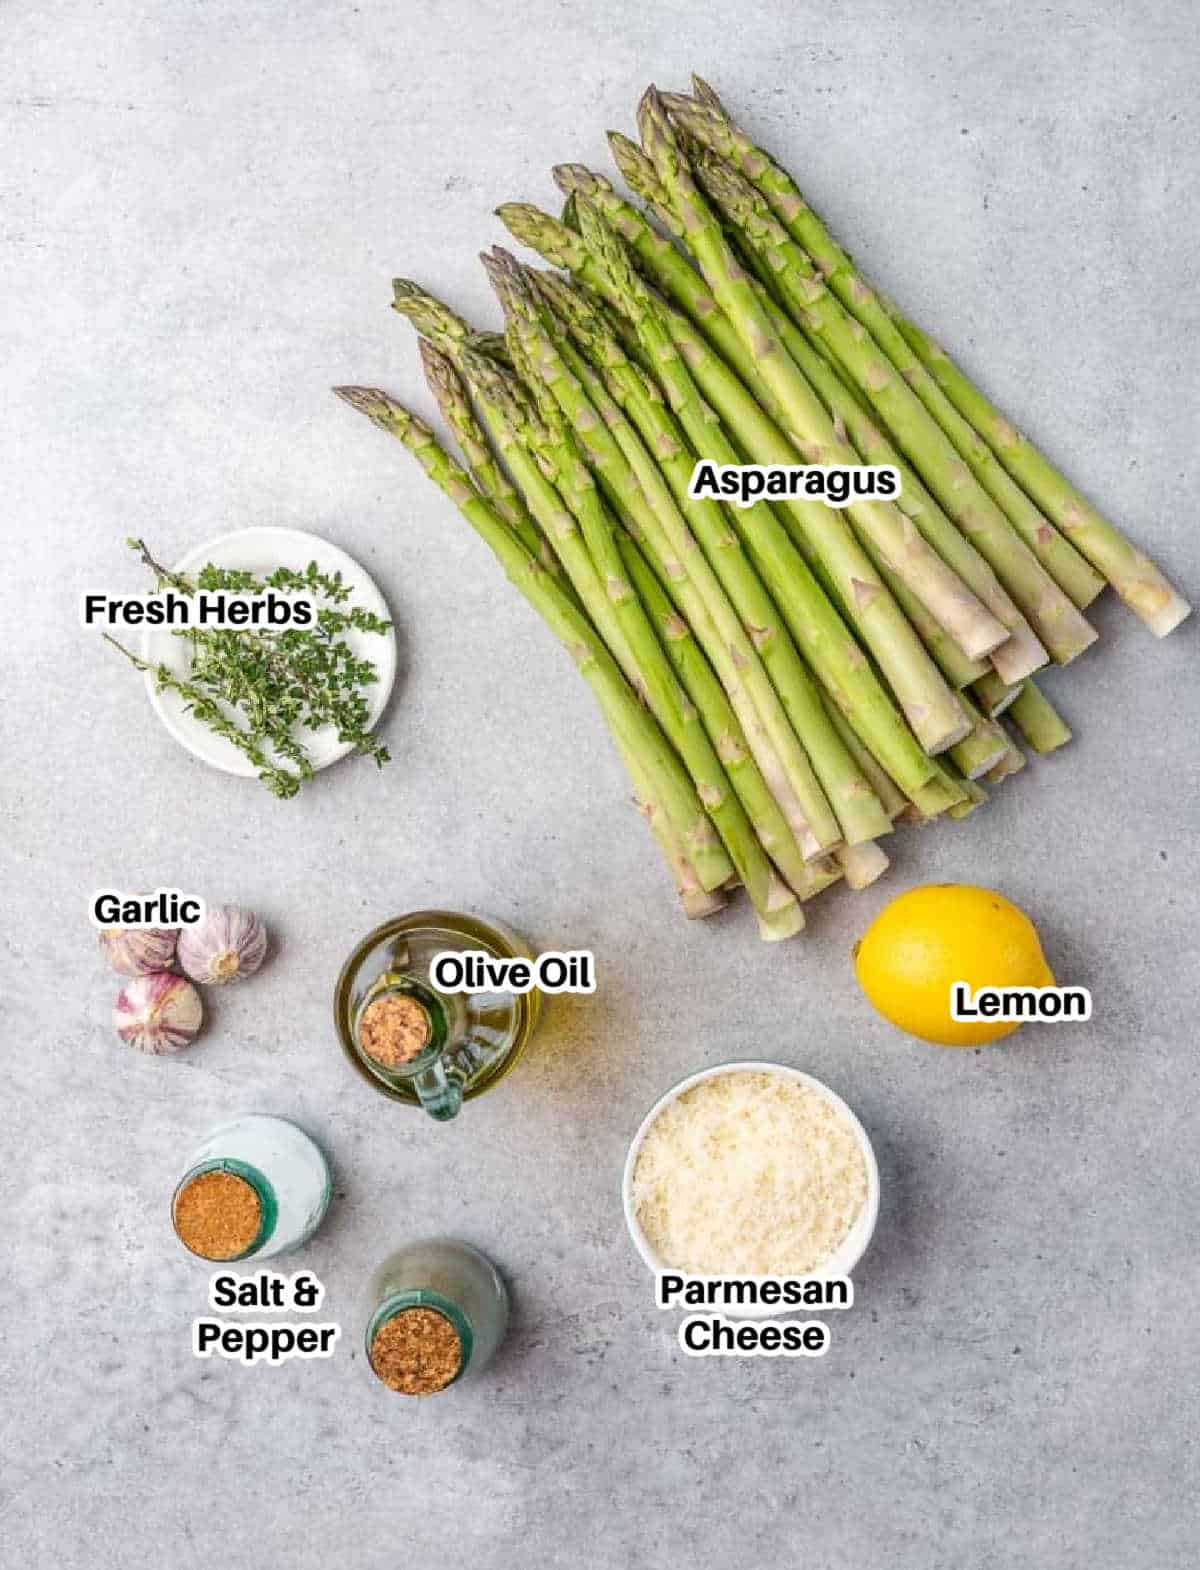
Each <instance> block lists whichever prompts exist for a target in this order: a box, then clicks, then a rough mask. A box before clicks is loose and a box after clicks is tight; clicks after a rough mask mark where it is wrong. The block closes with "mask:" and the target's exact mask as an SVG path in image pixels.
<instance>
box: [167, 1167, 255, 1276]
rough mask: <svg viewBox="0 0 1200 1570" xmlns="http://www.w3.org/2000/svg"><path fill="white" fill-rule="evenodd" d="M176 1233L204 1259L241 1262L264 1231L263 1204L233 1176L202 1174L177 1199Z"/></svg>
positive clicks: (242, 1179) (189, 1247) (191, 1181)
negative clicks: (238, 1259)
mask: <svg viewBox="0 0 1200 1570" xmlns="http://www.w3.org/2000/svg"><path fill="white" fill-rule="evenodd" d="M173 1219H174V1222H175V1233H176V1236H177V1237H178V1238H179V1241H180V1242H181V1243H182V1244H183V1246H184V1247H185V1248H187V1249H190V1250H191V1252H192V1253H193V1254H199V1256H200V1258H201V1259H237V1258H238V1257H239V1256H240V1255H242V1254H244V1253H245V1252H246V1250H247V1249H249V1248H251V1247H252V1246H253V1244H254V1241H255V1239H256V1238H257V1237H258V1234H259V1231H260V1229H261V1227H262V1221H263V1209H262V1200H261V1199H260V1198H259V1196H258V1192H257V1190H256V1189H255V1188H254V1187H253V1185H252V1184H250V1183H248V1182H247V1181H246V1179H245V1178H242V1177H238V1176H237V1175H236V1174H235V1173H233V1172H201V1173H198V1174H197V1176H196V1177H194V1178H191V1179H189V1181H188V1182H186V1183H185V1184H184V1185H183V1187H182V1188H181V1189H180V1190H179V1192H178V1193H177V1194H176V1196H175V1204H174V1209H173Z"/></svg>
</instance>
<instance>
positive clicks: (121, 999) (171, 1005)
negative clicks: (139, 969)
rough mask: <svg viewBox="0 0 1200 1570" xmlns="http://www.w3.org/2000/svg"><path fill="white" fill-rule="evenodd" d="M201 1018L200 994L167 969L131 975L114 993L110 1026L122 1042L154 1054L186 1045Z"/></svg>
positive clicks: (194, 1032) (193, 1035) (175, 1050)
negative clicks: (129, 979) (144, 974)
mask: <svg viewBox="0 0 1200 1570" xmlns="http://www.w3.org/2000/svg"><path fill="white" fill-rule="evenodd" d="M203 1018H204V1006H203V1005H202V1003H201V1002H200V994H199V993H198V992H197V991H196V989H195V987H193V986H192V984H191V982H190V981H185V980H184V978H183V977H182V976H176V975H175V974H174V973H173V972H172V971H169V970H155V971H151V972H150V974H149V975H146V976H134V977H133V979H132V980H131V981H127V982H126V983H125V985H124V986H123V987H122V988H121V990H120V992H119V993H118V994H117V1002H116V1006H115V1007H114V1009H113V1026H114V1028H115V1029H116V1032H117V1035H118V1036H120V1038H121V1040H122V1041H123V1042H124V1043H125V1044H126V1046H129V1047H135V1048H136V1049H137V1051H139V1052H151V1053H154V1054H155V1055H156V1056H158V1055H161V1054H162V1053H167V1052H179V1051H181V1050H182V1049H183V1048H184V1047H187V1046H190V1045H191V1044H192V1042H193V1041H194V1040H195V1039H196V1035H197V1033H198V1031H199V1029H200V1022H201V1020H202V1019H203Z"/></svg>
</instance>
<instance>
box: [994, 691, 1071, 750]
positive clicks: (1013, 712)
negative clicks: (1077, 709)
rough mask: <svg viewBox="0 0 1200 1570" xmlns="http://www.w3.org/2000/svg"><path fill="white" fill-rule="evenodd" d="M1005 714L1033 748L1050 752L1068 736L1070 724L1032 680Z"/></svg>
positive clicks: (1067, 739)
mask: <svg viewBox="0 0 1200 1570" xmlns="http://www.w3.org/2000/svg"><path fill="white" fill-rule="evenodd" d="M1008 717H1009V719H1010V720H1011V721H1012V723H1013V724H1014V725H1015V726H1016V727H1017V729H1018V730H1019V731H1020V732H1021V735H1022V736H1024V738H1025V740H1026V741H1027V742H1028V743H1029V745H1030V746H1031V747H1032V748H1033V750H1034V752H1039V753H1046V752H1053V751H1054V750H1055V749H1056V748H1057V747H1065V746H1066V744H1067V742H1069V741H1070V739H1071V727H1070V726H1069V725H1068V724H1067V722H1066V720H1064V719H1063V717H1062V715H1061V714H1060V713H1059V712H1058V710H1057V709H1056V708H1055V707H1054V705H1053V704H1052V703H1051V702H1050V699H1049V698H1047V697H1046V695H1045V693H1043V692H1040V691H1039V690H1038V688H1037V687H1035V686H1034V684H1033V682H1031V681H1027V682H1026V683H1025V686H1024V687H1023V688H1022V690H1021V694H1020V696H1019V697H1018V698H1017V700H1016V702H1015V703H1013V704H1012V706H1011V707H1010V708H1009V711H1008Z"/></svg>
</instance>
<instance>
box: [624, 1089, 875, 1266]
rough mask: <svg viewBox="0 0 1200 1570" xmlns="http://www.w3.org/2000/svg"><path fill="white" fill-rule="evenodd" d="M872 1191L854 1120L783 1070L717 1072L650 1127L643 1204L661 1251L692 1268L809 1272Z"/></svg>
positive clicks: (642, 1214)
mask: <svg viewBox="0 0 1200 1570" xmlns="http://www.w3.org/2000/svg"><path fill="white" fill-rule="evenodd" d="M866 1197H867V1167H866V1162H865V1160H864V1159H863V1153H862V1147H861V1145H860V1143H859V1140H858V1136H857V1134H856V1132H855V1130H854V1129H853V1128H852V1127H851V1125H850V1124H849V1123H848V1122H847V1121H846V1119H845V1118H844V1117H843V1116H842V1114H841V1112H839V1111H838V1109H837V1108H836V1107H835V1106H834V1105H833V1103H832V1102H831V1101H830V1100H829V1099H828V1097H826V1096H824V1095H822V1094H821V1093H820V1092H819V1091H817V1090H813V1089H812V1088H811V1087H809V1086H808V1085H805V1084H802V1083H801V1082H800V1081H799V1080H794V1079H789V1078H785V1077H784V1076H783V1075H781V1074H765V1073H762V1072H761V1071H756V1070H747V1071H745V1072H736V1071H735V1072H733V1073H729V1074H717V1075H714V1076H713V1077H712V1078H711V1079H706V1080H702V1081H701V1082H700V1084H698V1085H695V1086H693V1088H692V1089H691V1090H688V1091H685V1092H684V1093H683V1095H682V1096H679V1097H678V1098H677V1099H676V1100H675V1101H673V1102H671V1103H669V1104H668V1105H667V1106H666V1107H664V1109H663V1110H662V1112H661V1113H660V1114H659V1115H658V1117H657V1118H655V1120H654V1122H653V1123H652V1124H651V1125H650V1127H649V1129H648V1130H647V1131H646V1136H645V1138H644V1139H643V1141H642V1145H641V1148H640V1150H639V1151H638V1158H637V1162H636V1164H635V1166H634V1171H633V1206H634V1213H635V1215H636V1216H637V1219H638V1223H639V1224H640V1226H641V1228H642V1231H643V1232H644V1233H645V1236H646V1241H647V1242H648V1243H649V1245H650V1247H651V1248H652V1249H653V1250H654V1253H655V1254H656V1255H657V1257H658V1259H659V1261H660V1262H661V1263H662V1264H663V1265H664V1266H666V1267H668V1268H670V1269H672V1270H681V1271H684V1272H686V1273H688V1274H692V1275H713V1276H719V1275H763V1276H767V1275H771V1276H802V1275H808V1274H810V1273H811V1272H813V1271H815V1270H817V1269H819V1268H820V1266H821V1265H822V1263H823V1262H824V1261H825V1260H827V1259H828V1258H829V1257H830V1255H831V1254H832V1253H833V1252H834V1250H835V1249H836V1248H837V1247H838V1246H839V1245H840V1244H841V1243H842V1242H843V1241H844V1239H845V1238H846V1236H847V1235H848V1233H849V1232H850V1229H851V1227H852V1226H853V1225H854V1223H855V1221H856V1220H857V1219H858V1216H859V1213H860V1212H861V1210H862V1208H863V1204H864V1203H865V1201H866Z"/></svg>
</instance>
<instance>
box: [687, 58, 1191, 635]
mask: <svg viewBox="0 0 1200 1570" xmlns="http://www.w3.org/2000/svg"><path fill="white" fill-rule="evenodd" d="M694 85H695V88H696V92H697V98H698V100H699V103H698V104H695V105H693V104H692V102H691V101H689V100H687V99H676V98H672V99H671V100H670V106H671V108H672V112H673V113H676V114H678V116H679V117H680V119H681V121H682V122H683V123H684V124H686V125H687V126H688V128H689V129H690V130H691V131H692V132H693V134H695V135H696V136H698V137H699V138H701V140H704V141H706V142H707V143H708V145H709V146H711V147H712V148H713V150H714V151H715V152H717V153H718V154H719V155H720V156H722V157H724V158H726V159H728V160H729V161H730V162H732V163H734V164H736V165H737V166H738V168H740V169H741V171H742V173H743V174H744V175H746V176H747V177H748V178H749V179H750V180H752V181H753V182H754V183H755V184H756V185H757V186H758V187H759V189H760V190H761V191H762V192H763V194H764V195H765V196H766V198H767V200H768V201H769V202H770V203H771V206H772V207H773V208H774V210H775V213H776V215H777V216H778V217H779V218H780V220H781V221H782V222H783V223H784V224H785V225H786V226H787V228H788V229H789V231H790V233H791V234H792V235H793V236H794V238H795V239H796V240H797V241H798V242H799V243H800V244H801V245H802V246H803V247H804V248H805V250H807V251H808V253H809V255H810V256H811V257H812V258H813V260H814V261H815V262H816V263H817V265H818V267H819V268H820V269H821V271H822V273H823V274H824V275H825V277H826V278H828V279H829V282H830V285H831V287H832V288H833V289H834V290H835V291H836V292H837V294H838V295H839V298H841V299H842V301H843V303H844V304H845V305H846V306H847V308H848V309H849V310H851V311H853V312H854V314H855V315H856V316H858V317H859V320H860V321H862V322H864V324H865V325H866V326H867V327H868V328H870V329H871V330H872V331H873V332H875V331H876V329H877V328H878V329H879V333H881V334H882V337H881V342H885V347H886V344H887V342H890V343H892V345H893V347H894V348H895V351H896V353H897V354H899V353H900V349H899V346H898V345H896V344H895V340H894V339H892V338H890V336H889V334H888V329H887V327H886V326H885V325H882V324H881V322H880V316H881V315H882V316H887V315H888V314H889V312H888V308H887V307H886V306H885V304H884V302H882V301H881V300H879V299H878V297H877V296H876V295H875V294H874V291H873V290H871V289H870V287H869V286H868V285H867V284H866V282H865V281H864V280H863V279H862V278H861V277H860V276H859V274H858V273H857V271H856V270H855V269H854V267H853V265H852V263H851V262H850V259H849V258H848V257H847V256H846V253H845V252H844V251H843V250H842V249H841V247H840V246H839V245H838V244H837V242H836V241H835V240H834V239H833V237H832V235H830V233H829V231H828V230H827V229H826V227H825V225H824V224H823V223H822V222H821V220H820V219H819V218H818V217H817V215H816V214H815V213H814V212H813V211H812V209H811V208H810V207H809V206H808V204H807V203H806V202H805V200H804V197H803V196H802V195H801V193H800V190H799V188H798V187H797V185H796V183H795V181H794V180H792V178H791V176H790V175H788V174H787V172H786V171H785V170H783V169H782V168H781V167H780V166H779V165H778V164H777V163H776V162H775V161H774V160H773V159H772V158H771V157H770V156H769V155H768V154H767V153H765V152H763V150H762V149H761V148H760V147H756V146H755V145H754V143H753V142H751V141H750V139H749V138H748V137H747V136H746V135H745V134H744V133H743V132H742V131H740V130H739V128H738V127H737V126H736V125H735V124H734V123H733V121H732V120H731V119H730V117H729V116H728V115H727V114H726V113H725V110H724V108H723V107H722V105H721V103H720V100H719V99H718V98H717V96H716V94H715V93H714V92H713V91H712V89H711V88H710V87H709V86H708V84H707V83H704V82H702V81H701V80H700V79H698V78H697V79H694ZM895 326H896V328H897V329H899V334H900V336H901V337H902V339H904V340H906V341H907V343H908V345H909V346H910V348H911V349H912V350H913V351H914V352H915V354H916V357H917V359H918V361H919V362H920V364H921V366H923V367H924V368H925V370H927V371H928V372H929V373H930V377H931V378H932V380H933V382H934V383H936V385H937V387H938V388H939V389H940V390H941V392H942V393H944V394H945V395H946V399H947V401H948V403H949V404H950V405H952V406H953V408H954V409H956V410H957V411H958V413H959V414H960V415H962V416H963V417H964V418H965V420H966V421H967V422H969V424H970V425H971V426H972V427H973V428H974V430H975V431H976V432H978V433H979V434H980V435H982V436H983V438H984V439H985V441H986V442H987V443H988V445H989V446H990V447H991V449H992V451H993V452H994V453H995V455H996V457H997V458H998V459H999V460H1000V462H1001V463H1002V464H1003V465H1004V467H1005V469H1007V470H1008V472H1009V474H1010V475H1011V476H1012V477H1013V479H1014V480H1015V481H1017V482H1018V484H1019V485H1020V486H1021V487H1023V489H1024V491H1025V492H1026V493H1027V494H1028V496H1029V497H1030V498H1031V499H1032V500H1033V502H1034V503H1035V504H1036V505H1037V506H1038V507H1040V508H1041V509H1042V510H1043V512H1044V513H1045V514H1046V515H1047V517H1048V518H1049V519H1051V520H1052V521H1053V522H1054V523H1055V524H1057V525H1058V527H1059V528H1060V529H1062V530H1063V531H1064V533H1065V534H1066V535H1067V537H1068V539H1069V540H1070V542H1071V544H1072V545H1073V546H1074V547H1075V549H1076V550H1077V551H1078V552H1079V553H1081V554H1082V555H1083V556H1085V557H1086V558H1087V560H1088V561H1089V562H1091V564H1092V566H1093V567H1095V568H1097V569H1098V570H1099V572H1100V573H1102V574H1103V575H1104V577H1105V578H1107V579H1108V581H1109V582H1110V583H1111V584H1112V586H1113V587H1114V588H1115V589H1116V591H1117V593H1118V594H1119V595H1120V596H1121V598H1122V599H1123V600H1124V601H1125V603H1126V604H1127V605H1128V606H1129V607H1130V609H1131V610H1133V611H1135V612H1136V613H1137V614H1138V615H1139V616H1140V617H1141V618H1142V620H1143V621H1145V623H1146V624H1147V626H1148V627H1150V629H1151V631H1153V632H1155V633H1157V635H1158V636H1159V637H1165V636H1166V634H1167V633H1169V632H1171V631H1172V630H1173V629H1174V628H1175V627H1177V626H1178V625H1179V623H1180V622H1181V621H1182V620H1183V619H1184V617H1185V616H1187V614H1188V612H1189V610H1190V609H1191V607H1190V606H1189V605H1188V603H1187V601H1186V600H1185V599H1184V598H1183V597H1182V596H1181V595H1180V594H1179V593H1178V592H1177V590H1175V589H1174V588H1173V587H1172V585H1171V584H1170V583H1169V582H1168V581H1167V579H1166V578H1165V577H1164V576H1163V574H1162V573H1161V572H1160V571H1159V569H1158V568H1157V567H1156V566H1155V565H1154V563H1153V562H1152V561H1151V560H1150V559H1149V557H1147V556H1146V555H1145V554H1144V553H1143V552H1142V551H1140V550H1138V549H1137V547H1136V546H1134V545H1133V544H1131V542H1130V541H1129V540H1127V539H1126V538H1125V536H1124V535H1123V534H1122V533H1121V531H1120V530H1119V529H1117V528H1116V526H1115V525H1114V524H1112V523H1111V522H1110V521H1109V520H1108V519H1107V518H1105V517H1104V516H1103V515H1102V514H1101V513H1100V512H1098V511H1097V509H1096V508H1095V507H1093V506H1092V505H1091V503H1090V502H1088V501H1087V500H1086V498H1085V497H1084V496H1082V495H1081V494H1080V492H1079V491H1078V490H1076V488H1075V487H1074V486H1073V485H1072V484H1071V483H1070V481H1069V480H1067V479H1066V478H1065V476H1064V475H1062V474H1061V473H1060V472H1059V471H1058V469H1056V468H1055V467H1054V465H1053V464H1052V463H1051V462H1050V461H1049V459H1047V458H1046V457H1045V456H1044V454H1042V453H1041V452H1040V451H1039V450H1038V449H1037V448H1036V447H1035V446H1034V445H1033V443H1032V442H1030V441H1029V440H1028V439H1027V438H1026V437H1024V436H1022V435H1021V434H1020V432H1019V431H1017V430H1016V429H1015V428H1014V426H1013V425H1012V424H1011V423H1010V422H1009V421H1008V420H1007V419H1006V418H1005V416H1004V415H1003V414H1001V412H1000V411H999V410H998V409H997V408H996V407H995V405H994V404H992V403H991V402H989V400H988V399H987V398H986V397H985V396H984V394H983V393H982V392H980V391H979V389H978V388H977V387H975V386H974V384H973V383H972V382H971V381H970V380H969V379H968V378H967V377H966V376H965V375H964V374H963V372H962V371H961V370H959V369H958V367H957V366H956V365H954V363H953V361H952V360H950V358H949V356H947V355H946V353H945V351H944V350H942V349H940V348H939V347H938V346H937V345H936V344H935V343H934V342H933V341H932V340H931V339H929V338H927V337H926V336H925V334H924V333H922V332H921V331H920V329H919V328H917V327H916V326H915V324H914V323H912V322H909V321H907V320H905V319H904V318H903V317H902V316H899V315H897V316H896V317H895ZM885 340H886V341H885ZM899 363H900V362H899V361H897V364H898V365H899ZM914 385H915V386H917V390H918V393H920V394H921V395H922V396H923V397H925V398H927V399H929V400H930V404H931V407H933V400H932V398H931V395H930V394H929V390H928V389H929V383H928V382H925V381H923V380H920V379H918V381H916V382H914ZM945 407H946V406H945V404H941V405H937V408H940V409H941V410H942V411H943V417H944V411H945ZM935 414H936V408H935Z"/></svg>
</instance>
